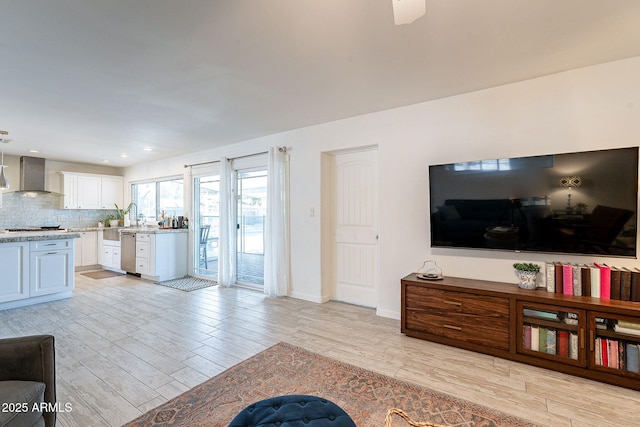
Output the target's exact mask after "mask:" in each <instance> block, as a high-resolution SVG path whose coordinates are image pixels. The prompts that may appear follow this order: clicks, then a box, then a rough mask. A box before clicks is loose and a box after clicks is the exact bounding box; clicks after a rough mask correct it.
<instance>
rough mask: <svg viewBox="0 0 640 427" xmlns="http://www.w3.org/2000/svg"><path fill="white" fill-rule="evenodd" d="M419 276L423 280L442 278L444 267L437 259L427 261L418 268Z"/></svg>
mask: <svg viewBox="0 0 640 427" xmlns="http://www.w3.org/2000/svg"><path fill="white" fill-rule="evenodd" d="M418 278H419V279H423V280H442V279H443V278H444V276H443V275H442V269H441V268H440V267H438V264H436V262H435V261H431V260H428V261H425V262H424V263H423V264H422V267H420V269H419V270H418Z"/></svg>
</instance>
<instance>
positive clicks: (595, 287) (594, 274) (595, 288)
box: [589, 265, 600, 298]
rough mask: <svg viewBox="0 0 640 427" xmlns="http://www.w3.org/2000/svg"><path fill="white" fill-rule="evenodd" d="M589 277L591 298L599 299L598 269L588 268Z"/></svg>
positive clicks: (594, 267)
mask: <svg viewBox="0 0 640 427" xmlns="http://www.w3.org/2000/svg"><path fill="white" fill-rule="evenodd" d="M589 271H590V275H591V276H590V277H591V297H593V298H600V269H599V268H598V266H596V265H590V266H589Z"/></svg>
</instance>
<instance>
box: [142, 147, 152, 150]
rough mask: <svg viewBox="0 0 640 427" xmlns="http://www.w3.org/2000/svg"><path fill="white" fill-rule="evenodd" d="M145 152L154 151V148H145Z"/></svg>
mask: <svg viewBox="0 0 640 427" xmlns="http://www.w3.org/2000/svg"><path fill="white" fill-rule="evenodd" d="M143 150H144V151H153V148H150V147H145V148H143Z"/></svg>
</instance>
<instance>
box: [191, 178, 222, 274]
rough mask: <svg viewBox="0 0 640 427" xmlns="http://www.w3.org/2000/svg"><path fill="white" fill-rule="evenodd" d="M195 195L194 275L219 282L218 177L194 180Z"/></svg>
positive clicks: (193, 225)
mask: <svg viewBox="0 0 640 427" xmlns="http://www.w3.org/2000/svg"><path fill="white" fill-rule="evenodd" d="M193 196H194V202H195V203H194V206H195V211H194V218H193V224H192V225H190V226H189V227H195V233H194V249H195V251H194V257H193V261H194V272H195V274H196V275H199V276H204V277H207V278H211V279H214V280H217V279H218V255H219V252H218V251H219V237H220V176H219V175H209V176H202V177H195V178H194V179H193Z"/></svg>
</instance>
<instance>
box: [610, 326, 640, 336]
mask: <svg viewBox="0 0 640 427" xmlns="http://www.w3.org/2000/svg"><path fill="white" fill-rule="evenodd" d="M613 330H614V331H615V332H618V333H620V334H627V335H635V336H638V337H640V329H634V328H625V327H624V326H620V324H617V325H615V326H614V327H613Z"/></svg>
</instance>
